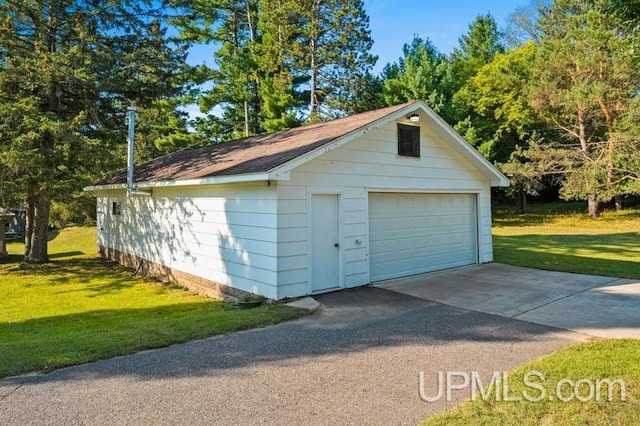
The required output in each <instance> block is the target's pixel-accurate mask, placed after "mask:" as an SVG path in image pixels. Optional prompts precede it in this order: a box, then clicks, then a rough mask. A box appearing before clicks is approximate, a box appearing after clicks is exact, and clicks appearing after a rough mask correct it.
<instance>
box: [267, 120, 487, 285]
mask: <svg viewBox="0 0 640 426" xmlns="http://www.w3.org/2000/svg"><path fill="white" fill-rule="evenodd" d="M396 126H397V124H396V123H395V122H394V123H389V124H387V125H385V126H383V127H381V128H379V129H377V130H374V131H372V132H369V133H367V134H366V135H364V136H362V137H360V138H359V139H357V140H354V141H351V142H349V143H347V144H345V145H343V146H342V147H340V148H337V149H335V150H333V151H330V152H328V153H326V154H323V155H322V156H320V157H318V158H316V159H314V160H312V161H310V162H308V163H306V164H304V165H302V166H300V167H298V168H296V169H294V170H293V171H292V172H291V178H290V180H288V181H280V182H278V197H279V199H280V202H279V206H278V223H279V225H280V227H279V231H278V236H279V245H278V257H279V269H278V271H279V272H278V281H279V285H280V286H279V289H278V291H279V295H280V297H287V296H293V295H300V294H305V293H309V292H310V290H311V286H310V285H309V282H308V280H309V279H310V275H309V272H308V270H307V266H308V263H309V261H308V258H309V253H308V251H309V247H310V244H308V242H307V241H303V240H304V239H305V238H307V236H308V235H309V233H308V229H307V227H308V226H309V225H310V222H309V220H310V219H309V217H308V215H307V211H308V208H307V206H308V203H309V200H310V194H312V193H323V192H324V193H334V194H335V193H337V194H339V195H340V210H341V212H340V216H341V223H340V236H341V241H340V243H341V271H342V277H343V281H342V286H343V287H346V288H349V287H355V286H359V285H363V284H367V283H368V282H369V262H368V259H367V253H368V247H367V241H368V233H369V227H368V201H367V200H368V195H367V194H368V192H384V191H392V192H393V191H405V192H425V193H428V192H433V193H474V194H477V200H478V202H477V205H478V222H479V223H478V231H479V232H478V233H479V235H478V237H479V238H478V243H479V253H478V259H479V261H480V262H489V261H491V260H493V254H492V253H493V252H492V244H491V199H490V184H489V180H488V179H487V178H486V177H484V176H483V175H482V174H480V172H478V171H477V170H476V169H475V168H474V167H473V166H471V165H470V164H469V163H468V162H467V161H466V160H464V159H463V158H462V157H461V156H459V155H458V154H457V153H456V152H455V151H454V150H453V149H451V148H450V147H448V146H447V144H446V143H445V142H444V141H443V140H442V139H441V137H440V136H438V135H437V134H436V133H434V132H433V131H431V130H429V129H428V128H427V127H426V126H425V125H424V124H423V125H421V135H420V138H421V143H420V151H421V157H420V158H413V157H403V156H398V155H397V136H396V132H397V127H396ZM283 223H285V224H287V225H286V227H283V226H282V225H283ZM285 235H286V238H284V239H283V238H280V237H285ZM294 240H295V241H294ZM285 262H286V270H284V269H283V268H282V267H281V266H284V265H285Z"/></svg>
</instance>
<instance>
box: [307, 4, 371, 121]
mask: <svg viewBox="0 0 640 426" xmlns="http://www.w3.org/2000/svg"><path fill="white" fill-rule="evenodd" d="M300 5H301V8H302V20H301V22H300V25H302V27H303V28H304V29H305V31H304V38H305V41H306V49H305V52H304V55H303V57H302V60H303V61H304V64H305V67H306V71H307V75H308V77H309V80H308V82H309V95H308V97H309V120H310V121H317V120H321V119H325V118H331V117H333V116H335V115H336V113H337V114H338V115H339V114H343V113H345V112H350V105H351V104H352V102H353V100H354V99H355V98H356V97H357V95H358V89H359V87H358V85H359V82H360V81H361V79H362V78H364V77H365V76H366V74H367V73H368V72H370V71H371V69H372V67H373V65H374V64H375V62H376V60H377V58H376V57H375V56H373V55H371V53H370V50H371V46H372V45H373V40H372V39H371V32H370V31H369V17H368V16H367V14H366V12H365V11H364V6H363V2H362V0H303V1H300Z"/></svg>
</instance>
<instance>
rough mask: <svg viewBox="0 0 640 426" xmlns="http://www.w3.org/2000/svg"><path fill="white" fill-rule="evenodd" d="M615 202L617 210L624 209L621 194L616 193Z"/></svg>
mask: <svg viewBox="0 0 640 426" xmlns="http://www.w3.org/2000/svg"><path fill="white" fill-rule="evenodd" d="M613 202H614V203H615V205H616V211H618V212H619V211H621V210H622V199H621V198H620V196H619V195H616V196H615V197H613Z"/></svg>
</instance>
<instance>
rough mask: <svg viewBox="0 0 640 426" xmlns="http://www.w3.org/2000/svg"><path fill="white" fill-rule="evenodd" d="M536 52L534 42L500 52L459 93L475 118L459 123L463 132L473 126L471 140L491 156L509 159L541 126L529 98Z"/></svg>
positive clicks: (459, 96) (491, 157)
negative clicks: (516, 148) (517, 147)
mask: <svg viewBox="0 0 640 426" xmlns="http://www.w3.org/2000/svg"><path fill="white" fill-rule="evenodd" d="M535 55H536V46H535V44H534V43H533V42H528V43H526V44H524V45H522V46H520V47H517V48H515V49H514V50H511V51H506V52H504V53H498V54H497V55H496V56H495V57H494V59H493V61H492V62H491V63H489V64H487V65H484V66H483V67H482V68H480V69H479V70H478V72H477V73H476V74H475V75H474V76H472V77H471V78H470V79H469V80H468V81H467V83H466V84H465V86H464V87H463V88H462V89H461V90H460V91H459V92H458V93H457V94H456V98H457V100H458V101H459V102H462V103H464V104H465V105H467V106H468V108H469V109H470V110H471V111H473V116H474V118H475V119H474V121H473V123H471V120H470V119H469V120H467V121H464V122H462V123H458V125H457V127H458V128H459V130H460V129H463V131H462V133H463V134H464V133H465V131H466V132H468V131H469V130H468V129H473V131H474V132H475V133H474V136H473V137H472V138H469V139H471V140H469V142H472V143H473V142H479V147H478V148H479V150H480V152H482V154H483V155H484V156H485V157H487V158H488V159H490V160H495V161H499V162H505V161H507V160H508V159H509V157H510V155H511V153H512V152H513V151H514V149H515V147H516V146H521V147H522V146H526V144H527V140H528V139H529V137H530V136H531V134H532V131H533V130H534V129H536V128H538V127H539V119H538V118H537V116H536V114H535V112H534V111H533V109H532V107H531V106H530V105H529V100H528V98H527V90H528V87H529V85H530V82H531V72H532V69H531V63H532V62H533V60H534V58H535ZM463 126H467V127H466V128H465V127H463Z"/></svg>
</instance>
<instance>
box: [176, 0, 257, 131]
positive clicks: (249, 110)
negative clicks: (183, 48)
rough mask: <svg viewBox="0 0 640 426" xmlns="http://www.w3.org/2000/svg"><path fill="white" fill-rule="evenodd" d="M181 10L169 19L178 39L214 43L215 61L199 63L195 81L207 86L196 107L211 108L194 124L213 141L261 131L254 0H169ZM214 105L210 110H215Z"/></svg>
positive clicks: (202, 109) (205, 110) (203, 109)
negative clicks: (206, 115) (213, 64)
mask: <svg viewBox="0 0 640 426" xmlns="http://www.w3.org/2000/svg"><path fill="white" fill-rule="evenodd" d="M173 4H174V6H176V7H177V8H180V9H181V10H183V12H182V13H181V14H179V16H178V17H176V18H175V19H173V20H172V22H173V24H174V25H175V26H176V27H177V28H178V29H179V31H180V37H181V39H183V40H185V41H188V42H190V43H199V44H207V45H214V46H216V47H217V50H215V52H213V57H214V61H215V67H214V68H213V69H209V68H208V67H206V66H204V65H203V66H201V67H200V70H199V72H198V73H197V76H196V78H195V82H196V83H199V84H206V85H208V86H209V87H208V88H207V89H206V90H202V91H201V93H200V94H199V96H197V102H198V105H199V107H200V111H201V112H203V113H210V114H211V113H213V114H212V115H210V116H209V117H207V118H206V119H204V120H200V122H199V130H200V131H201V132H203V133H204V134H207V135H209V136H211V137H212V138H213V139H214V141H223V140H229V139H236V138H239V137H243V136H248V135H250V134H256V133H260V132H261V131H262V130H263V129H262V126H261V121H260V110H261V107H262V105H261V99H260V95H259V91H260V83H261V81H260V76H259V73H258V66H257V63H256V57H255V55H254V47H255V45H256V44H257V43H259V41H260V36H259V33H258V28H257V26H258V19H259V16H258V15H259V10H258V0H199V1H190V0H174V1H173ZM214 111H215V113H214Z"/></svg>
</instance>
